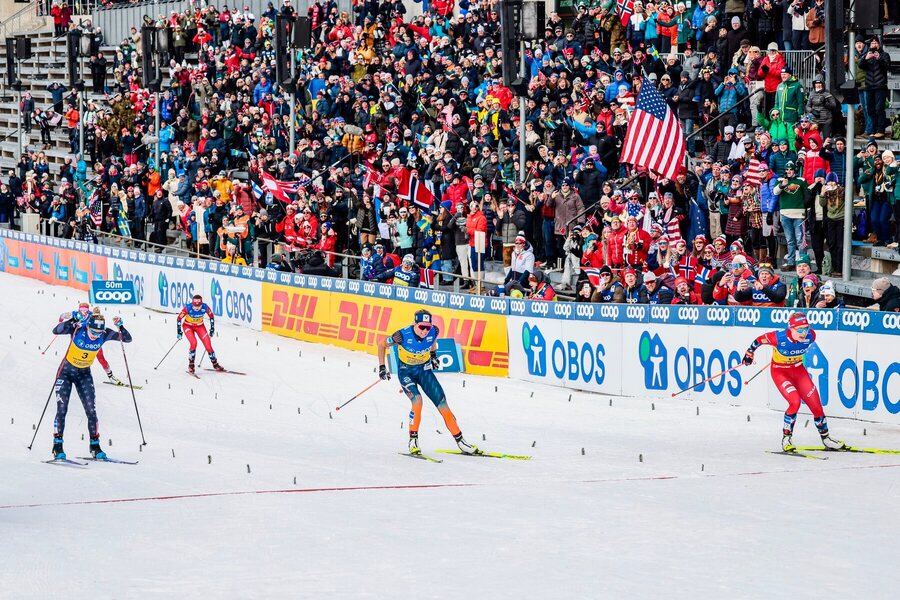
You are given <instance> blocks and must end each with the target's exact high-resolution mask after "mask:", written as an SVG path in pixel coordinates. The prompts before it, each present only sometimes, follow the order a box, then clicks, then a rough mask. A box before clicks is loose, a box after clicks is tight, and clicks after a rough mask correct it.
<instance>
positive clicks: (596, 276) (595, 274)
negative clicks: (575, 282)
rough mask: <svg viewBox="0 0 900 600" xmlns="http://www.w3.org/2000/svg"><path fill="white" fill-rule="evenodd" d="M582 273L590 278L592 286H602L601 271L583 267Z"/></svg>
mask: <svg viewBox="0 0 900 600" xmlns="http://www.w3.org/2000/svg"><path fill="white" fill-rule="evenodd" d="M581 273H582V274H583V275H584V276H585V277H587V278H588V281H590V282H591V285H592V286H594V287H597V286H599V285H600V269H597V268H595V267H587V268H585V267H581Z"/></svg>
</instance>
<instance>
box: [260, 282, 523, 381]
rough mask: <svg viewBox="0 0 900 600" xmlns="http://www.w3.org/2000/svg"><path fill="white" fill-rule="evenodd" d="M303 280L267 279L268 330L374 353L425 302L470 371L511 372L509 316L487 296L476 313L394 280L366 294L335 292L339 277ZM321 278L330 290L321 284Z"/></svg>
mask: <svg viewBox="0 0 900 600" xmlns="http://www.w3.org/2000/svg"><path fill="white" fill-rule="evenodd" d="M291 283H295V284H296V283H297V282H291ZM300 283H301V284H304V287H295V286H294V285H282V284H271V283H263V289H262V300H263V301H262V327H263V330H264V331H269V332H272V333H276V334H279V335H284V336H288V337H292V338H295V339H299V340H303V341H307V342H317V343H324V344H333V345H336V346H340V347H342V348H347V349H350V350H361V351H363V352H368V353H370V354H374V353H375V352H376V344H377V343H378V342H379V341H380V340H381V339H382V338H383V337H384V336H386V335H389V334H390V333H393V332H394V331H396V330H397V329H400V328H402V327H406V326H407V325H409V324H411V323H412V320H413V314H414V313H415V312H416V311H417V310H419V309H420V308H422V306H427V307H428V309H429V310H430V311H431V312H432V313H433V314H434V323H435V325H436V326H437V327H439V328H440V331H441V337H447V338H452V339H454V340H455V341H456V342H457V343H459V344H460V346H462V350H463V358H464V360H465V370H466V372H468V373H474V374H479V375H492V376H506V374H507V367H508V362H509V354H508V346H507V339H506V317H505V316H504V315H503V314H502V312H501V311H502V308H501V307H499V306H498V307H497V313H493V312H491V306H490V301H489V300H488V299H485V300H486V302H485V305H484V307H481V308H482V310H481V312H473V311H467V310H462V309H461V308H451V306H450V299H451V296H453V295H452V294H446V293H445V294H443V296H441V295H436V294H434V293H430V292H429V291H428V290H406V291H407V292H408V294H405V293H404V292H402V291H401V292H400V294H399V298H398V295H397V293H396V292H397V290H398V288H397V287H396V286H390V285H383V284H372V285H371V288H369V286H366V289H367V291H368V292H369V295H367V294H364V293H355V291H353V290H351V289H349V288H348V289H347V291H346V292H335V291H333V286H334V284H335V283H338V281H337V280H331V281H329V282H324V281H322V280H316V284H315V285H316V287H317V288H318V289H311V287H309V283H310V282H309V281H302V282H300ZM322 283H325V285H326V287H327V288H328V289H324V290H323V289H321V286H322ZM347 283H357V284H358V283H359V282H352V281H351V282H346V281H343V282H342V283H341V285H342V286H343V285H346V284H347ZM353 287H354V288H356V286H353ZM359 287H360V289H362V286H361V285H360V286H359ZM417 292H425V293H424V294H422V293H418V294H417Z"/></svg>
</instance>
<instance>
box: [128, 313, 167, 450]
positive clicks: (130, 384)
mask: <svg viewBox="0 0 900 600" xmlns="http://www.w3.org/2000/svg"><path fill="white" fill-rule="evenodd" d="M175 341H176V343H177V342H178V340H175ZM119 343H120V344H121V345H122V358H123V359H125V374H126V375H128V387H129V388H131V399H132V401H134V414H135V415H137V422H138V429H139V430H140V432H141V446H146V445H147V440H146V439H145V438H144V426H143V425H141V413H140V412H138V405H137V397H136V396H135V395H134V384H133V383H132V382H131V370H130V369H129V368H128V356H126V355H125V341H124V340H123V339H122V326H121V325H119ZM174 347H175V346H172V348H174ZM169 352H171V350H169ZM169 352H166V356H168V355H169ZM163 358H165V356H164V357H163ZM160 362H162V361H160Z"/></svg>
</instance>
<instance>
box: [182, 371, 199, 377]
mask: <svg viewBox="0 0 900 600" xmlns="http://www.w3.org/2000/svg"><path fill="white" fill-rule="evenodd" d="M185 373H187V374H188V375H190V376H191V377H193V378H195V379H200V376H199V375H197V374H196V373H191V372H190V371H185Z"/></svg>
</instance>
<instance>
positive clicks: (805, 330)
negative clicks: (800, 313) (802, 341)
mask: <svg viewBox="0 0 900 600" xmlns="http://www.w3.org/2000/svg"><path fill="white" fill-rule="evenodd" d="M794 331H796V332H797V333H799V334H804V333H807V332H808V331H809V327H798V328H797V329H795V330H794Z"/></svg>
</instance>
